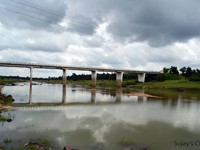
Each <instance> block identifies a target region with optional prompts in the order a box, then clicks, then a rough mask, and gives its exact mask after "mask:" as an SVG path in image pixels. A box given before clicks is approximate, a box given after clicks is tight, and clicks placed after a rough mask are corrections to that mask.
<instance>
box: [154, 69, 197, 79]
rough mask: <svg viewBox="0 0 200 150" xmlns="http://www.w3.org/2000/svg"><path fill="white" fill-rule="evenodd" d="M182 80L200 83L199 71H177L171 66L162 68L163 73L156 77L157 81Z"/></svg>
mask: <svg viewBox="0 0 200 150" xmlns="http://www.w3.org/2000/svg"><path fill="white" fill-rule="evenodd" d="M182 78H186V79H188V80H189V81H200V70H199V69H192V68H191V67H182V68H181V69H179V70H178V69H177V67H176V66H171V68H163V73H160V74H159V75H158V77H157V80H158V81H165V80H179V79H182Z"/></svg>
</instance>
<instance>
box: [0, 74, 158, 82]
mask: <svg viewBox="0 0 200 150" xmlns="http://www.w3.org/2000/svg"><path fill="white" fill-rule="evenodd" d="M8 78H9V79H21V80H29V79H30V78H29V77H28V76H27V77H20V76H0V79H8ZM156 78H157V75H146V81H151V80H156ZM97 79H98V80H116V74H115V73H101V74H99V73H98V74H97ZM132 79H135V80H137V74H134V73H124V74H123V80H132ZM33 80H46V81H48V80H58V81H60V80H63V76H59V77H48V78H42V77H39V78H38V77H33ZM67 80H71V81H78V80H91V74H76V73H73V74H72V75H70V76H67Z"/></svg>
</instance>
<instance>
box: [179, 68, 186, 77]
mask: <svg viewBox="0 0 200 150" xmlns="http://www.w3.org/2000/svg"><path fill="white" fill-rule="evenodd" d="M186 70H187V68H186V67H182V68H181V69H180V72H181V74H182V75H183V76H185V74H186Z"/></svg>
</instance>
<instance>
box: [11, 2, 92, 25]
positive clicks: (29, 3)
mask: <svg viewBox="0 0 200 150" xmlns="http://www.w3.org/2000/svg"><path fill="white" fill-rule="evenodd" d="M10 1H13V2H15V3H19V4H22V5H25V6H28V7H31V8H34V9H37V10H41V11H43V12H45V13H48V14H49V13H50V14H52V15H55V16H59V17H63V16H64V15H63V14H61V13H60V12H58V11H55V10H52V9H49V8H45V7H41V6H40V5H37V4H35V3H31V2H28V1H23V0H10ZM63 19H64V20H68V19H69V20H73V21H75V22H77V23H80V24H83V25H87V26H90V27H92V28H95V26H96V24H94V23H92V24H93V25H91V23H90V22H88V20H86V19H84V18H83V19H84V20H85V21H83V20H82V21H80V20H78V19H76V18H74V17H72V16H65V17H64V18H63Z"/></svg>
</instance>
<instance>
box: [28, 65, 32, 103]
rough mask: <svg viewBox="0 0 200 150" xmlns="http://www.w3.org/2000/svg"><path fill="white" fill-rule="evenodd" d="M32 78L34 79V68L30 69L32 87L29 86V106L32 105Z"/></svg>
mask: <svg viewBox="0 0 200 150" xmlns="http://www.w3.org/2000/svg"><path fill="white" fill-rule="evenodd" d="M32 78H33V67H30V86H29V104H31V103H32V84H33V82H32Z"/></svg>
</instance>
